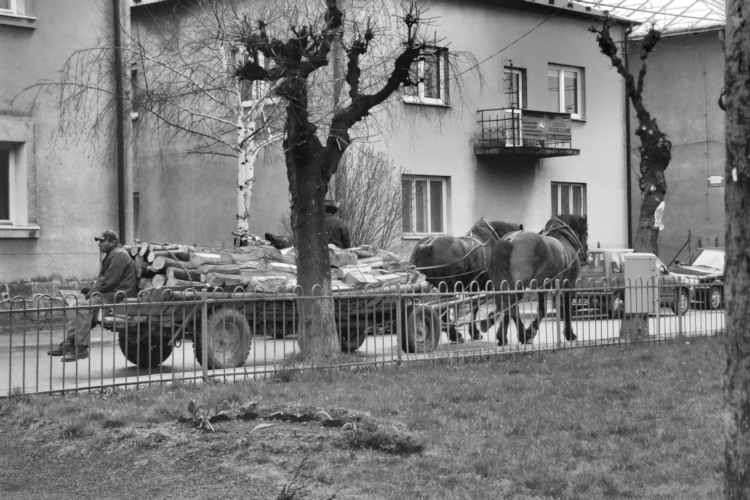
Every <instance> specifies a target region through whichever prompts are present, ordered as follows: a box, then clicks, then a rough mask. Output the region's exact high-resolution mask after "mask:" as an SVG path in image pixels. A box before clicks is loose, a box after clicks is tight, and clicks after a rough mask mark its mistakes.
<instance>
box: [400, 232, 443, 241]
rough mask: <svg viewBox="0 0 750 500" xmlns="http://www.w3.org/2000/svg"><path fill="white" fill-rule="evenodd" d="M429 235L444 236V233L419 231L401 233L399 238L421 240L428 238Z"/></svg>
mask: <svg viewBox="0 0 750 500" xmlns="http://www.w3.org/2000/svg"><path fill="white" fill-rule="evenodd" d="M430 236H445V233H419V234H414V233H407V234H402V235H401V239H402V240H421V239H423V238H428V237H430Z"/></svg>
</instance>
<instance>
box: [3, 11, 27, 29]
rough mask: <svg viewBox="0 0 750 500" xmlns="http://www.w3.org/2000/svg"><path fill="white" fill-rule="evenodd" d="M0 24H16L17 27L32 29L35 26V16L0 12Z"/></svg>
mask: <svg viewBox="0 0 750 500" xmlns="http://www.w3.org/2000/svg"><path fill="white" fill-rule="evenodd" d="M0 24H5V25H7V26H16V27H17V28H29V29H34V28H36V17H29V16H18V15H15V14H0Z"/></svg>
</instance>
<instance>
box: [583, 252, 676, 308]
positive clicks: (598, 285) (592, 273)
mask: <svg viewBox="0 0 750 500" xmlns="http://www.w3.org/2000/svg"><path fill="white" fill-rule="evenodd" d="M632 252H633V250H632V249H629V248H596V249H591V250H590V251H589V255H588V264H589V265H588V266H584V267H582V268H581V274H580V278H581V280H580V286H582V287H583V288H587V289H588V290H581V291H579V292H577V293H576V296H575V298H574V299H573V306H574V307H575V309H576V310H577V311H578V312H579V313H583V311H584V310H587V311H588V312H595V313H601V314H606V315H608V316H609V317H610V318H620V317H622V315H623V313H624V312H625V276H624V274H623V264H624V262H625V254H628V253H632ZM656 265H657V267H658V268H659V282H660V283H661V284H667V285H668V284H669V283H676V282H677V276H675V275H673V274H671V273H670V272H669V269H667V266H665V265H664V263H663V262H662V261H661V260H659V258H658V257H657V258H656ZM643 284H644V285H645V284H647V282H646V280H644V283H643ZM592 288H593V289H594V290H591V289H592ZM599 289H601V291H599ZM659 290H660V297H659V304H660V305H662V306H665V307H669V308H671V309H672V311H674V313H675V314H677V306H678V305H679V306H680V309H681V311H680V313H681V314H685V313H686V312H687V311H688V310H689V309H690V297H691V292H690V287H689V286H685V287H679V288H678V287H672V286H660V287H659ZM676 298H679V300H676Z"/></svg>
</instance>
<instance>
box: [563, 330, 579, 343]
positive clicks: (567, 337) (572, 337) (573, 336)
mask: <svg viewBox="0 0 750 500" xmlns="http://www.w3.org/2000/svg"><path fill="white" fill-rule="evenodd" d="M577 339H578V336H577V335H576V334H575V333H570V334H568V332H565V340H567V341H568V342H573V341H574V340H577Z"/></svg>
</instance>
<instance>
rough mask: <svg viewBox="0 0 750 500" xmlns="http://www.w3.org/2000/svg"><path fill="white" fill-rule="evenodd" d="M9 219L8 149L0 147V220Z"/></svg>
mask: <svg viewBox="0 0 750 500" xmlns="http://www.w3.org/2000/svg"><path fill="white" fill-rule="evenodd" d="M3 220H5V221H8V220H10V150H9V149H2V148H0V221H3Z"/></svg>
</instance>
